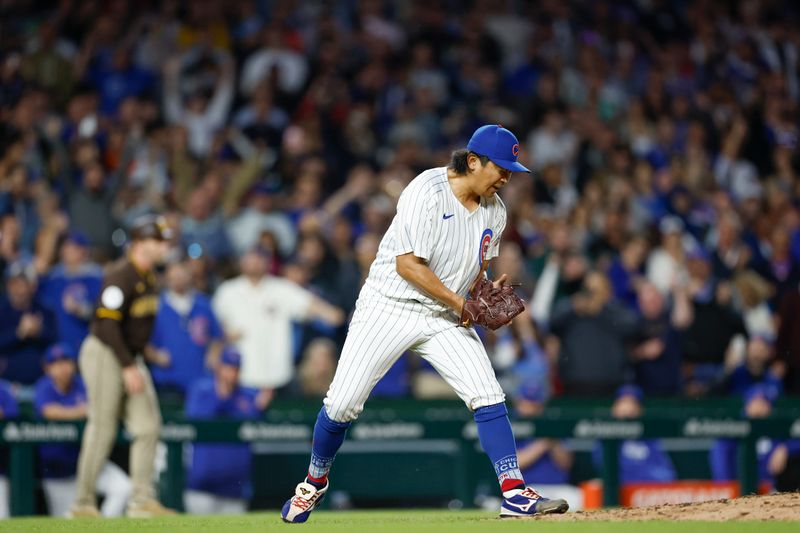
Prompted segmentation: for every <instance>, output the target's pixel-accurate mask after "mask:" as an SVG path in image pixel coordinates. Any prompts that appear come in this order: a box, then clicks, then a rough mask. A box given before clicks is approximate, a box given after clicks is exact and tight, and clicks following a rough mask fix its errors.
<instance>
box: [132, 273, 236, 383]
mask: <svg viewBox="0 0 800 533" xmlns="http://www.w3.org/2000/svg"><path fill="white" fill-rule="evenodd" d="M223 341H224V339H223V333H222V327H221V326H220V324H219V322H218V321H217V317H216V316H215V315H214V312H213V311H212V309H211V301H210V299H209V298H208V296H206V295H205V294H203V293H201V292H198V291H196V290H195V289H194V288H193V287H192V273H191V271H190V270H189V266H188V264H187V262H186V261H175V262H173V263H171V264H170V265H169V266H168V267H167V272H166V289H165V290H164V291H162V293H161V298H160V299H159V305H158V313H157V314H156V321H155V325H154V326H153V333H152V335H151V336H150V345H149V347H148V350H147V351H148V356H149V357H148V359H149V360H150V362H151V371H152V376H153V382H154V383H155V385H156V388H157V389H159V390H160V391H162V392H163V391H165V390H176V391H178V392H179V393H180V394H181V395H184V394H186V392H187V391H188V390H189V387H190V386H191V384H192V383H194V382H195V381H197V380H198V379H200V378H202V377H203V376H206V375H207V374H208V373H209V370H210V369H212V368H213V367H214V366H215V365H216V364H217V360H218V359H219V352H220V350H221V349H222V344H223Z"/></svg>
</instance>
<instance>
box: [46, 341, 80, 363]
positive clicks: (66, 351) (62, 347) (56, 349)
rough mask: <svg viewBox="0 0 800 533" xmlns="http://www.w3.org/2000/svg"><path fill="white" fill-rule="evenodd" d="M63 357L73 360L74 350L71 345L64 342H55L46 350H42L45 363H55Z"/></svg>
mask: <svg viewBox="0 0 800 533" xmlns="http://www.w3.org/2000/svg"><path fill="white" fill-rule="evenodd" d="M64 359H69V360H70V361H74V360H75V351H74V350H73V349H72V347H71V346H70V345H69V344H67V343H65V342H57V343H56V344H53V345H52V346H50V347H49V348H47V351H46V352H44V362H45V363H47V364H50V363H55V362H56V361H62V360H64Z"/></svg>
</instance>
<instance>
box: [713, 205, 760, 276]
mask: <svg viewBox="0 0 800 533" xmlns="http://www.w3.org/2000/svg"><path fill="white" fill-rule="evenodd" d="M740 232H741V222H740V221H739V217H738V215H736V214H735V212H725V213H723V214H722V216H720V218H719V220H718V221H717V226H716V228H714V229H713V230H712V231H711V232H710V233H709V235H708V237H707V238H706V244H707V245H709V249H711V250H713V253H712V256H711V257H712V265H713V275H714V277H715V278H717V279H730V278H731V277H732V276H733V274H734V273H736V272H739V271H741V270H742V269H744V268H746V267H747V266H748V265H749V264H750V261H751V258H752V252H751V251H750V248H748V247H747V245H746V244H745V243H744V242H743V241H742V240H741V237H740Z"/></svg>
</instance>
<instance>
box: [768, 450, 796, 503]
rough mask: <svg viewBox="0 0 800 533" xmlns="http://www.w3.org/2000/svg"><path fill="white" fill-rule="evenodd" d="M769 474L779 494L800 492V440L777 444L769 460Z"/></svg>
mask: <svg viewBox="0 0 800 533" xmlns="http://www.w3.org/2000/svg"><path fill="white" fill-rule="evenodd" d="M767 472H768V473H769V475H770V476H772V478H773V479H774V487H775V490H777V491H778V492H796V491H798V490H800V439H790V440H787V441H784V442H777V443H775V444H774V447H773V448H772V450H771V452H770V455H769V458H768V459H767Z"/></svg>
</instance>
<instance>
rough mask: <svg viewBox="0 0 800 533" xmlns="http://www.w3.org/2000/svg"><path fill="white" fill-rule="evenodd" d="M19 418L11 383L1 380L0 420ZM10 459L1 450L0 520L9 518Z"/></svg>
mask: <svg viewBox="0 0 800 533" xmlns="http://www.w3.org/2000/svg"><path fill="white" fill-rule="evenodd" d="M18 416H19V406H18V405H17V399H16V398H15V397H14V393H13V391H12V389H11V383H9V382H7V381H5V380H2V379H0V420H8V419H14V418H17V417H18ZM8 459H9V450H8V448H7V447H5V446H3V447H1V448H0V520H2V519H3V518H8V516H9V512H8V510H9V496H10V494H11V493H10V492H9V490H8V464H9V463H8Z"/></svg>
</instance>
